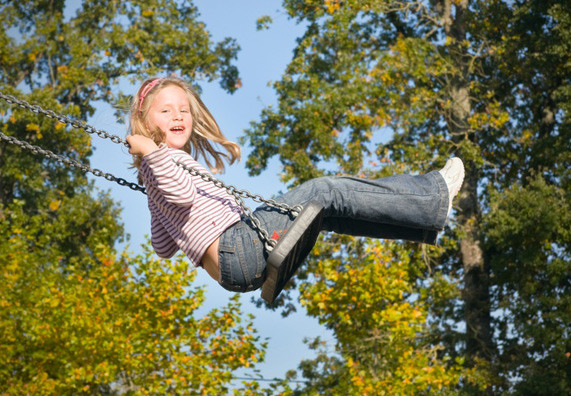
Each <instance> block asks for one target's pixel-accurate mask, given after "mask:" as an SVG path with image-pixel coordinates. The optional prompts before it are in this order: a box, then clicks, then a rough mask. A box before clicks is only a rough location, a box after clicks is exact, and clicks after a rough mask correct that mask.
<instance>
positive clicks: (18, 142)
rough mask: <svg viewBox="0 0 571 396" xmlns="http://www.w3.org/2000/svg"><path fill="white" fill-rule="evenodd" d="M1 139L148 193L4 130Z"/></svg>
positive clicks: (0, 135)
mask: <svg viewBox="0 0 571 396" xmlns="http://www.w3.org/2000/svg"><path fill="white" fill-rule="evenodd" d="M0 139H1V140H5V141H7V142H8V143H12V144H15V145H16V146H19V147H21V148H24V149H26V150H29V151H31V152H33V153H34V154H41V155H43V156H45V157H47V158H51V159H54V160H56V161H57V162H59V163H62V164H64V165H67V166H70V167H73V168H78V169H81V170H82V171H83V172H85V173H86V172H89V173H92V174H93V175H95V176H98V177H103V178H105V179H106V180H108V181H111V182H116V183H118V184H119V185H121V186H127V187H129V188H130V189H132V190H135V191H141V192H142V193H143V194H146V191H145V188H144V187H142V186H139V185H138V184H137V183H131V182H129V181H127V180H125V179H123V178H121V177H116V176H113V175H112V174H111V173H105V172H103V171H102V170H100V169H96V168H91V167H90V166H88V165H84V164H82V163H81V162H78V161H75V160H72V159H70V158H67V157H64V156H61V155H57V154H55V153H54V152H53V151H50V150H45V149H43V148H41V147H39V146H34V145H32V144H30V143H28V142H24V141H22V140H18V139H16V138H15V137H13V136H7V135H5V134H4V133H2V132H0Z"/></svg>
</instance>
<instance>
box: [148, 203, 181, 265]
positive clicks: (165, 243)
mask: <svg viewBox="0 0 571 396" xmlns="http://www.w3.org/2000/svg"><path fill="white" fill-rule="evenodd" d="M151 245H152V246H153V249H154V250H155V253H157V255H158V256H159V257H160V258H164V259H169V258H171V257H172V256H174V254H175V253H176V252H177V251H178V249H179V247H178V245H177V244H176V242H175V241H174V240H173V239H172V238H171V236H170V235H169V233H168V232H167V230H166V228H165V227H164V226H163V224H162V223H161V221H160V219H159V218H158V217H157V216H155V215H154V214H151Z"/></svg>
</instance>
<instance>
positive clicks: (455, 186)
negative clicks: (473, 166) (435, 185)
mask: <svg viewBox="0 0 571 396" xmlns="http://www.w3.org/2000/svg"><path fill="white" fill-rule="evenodd" d="M438 172H440V174H441V175H442V177H443V178H444V181H445V182H446V187H448V196H449V203H448V214H447V216H448V215H450V211H451V210H452V200H453V199H454V197H455V196H456V195H458V193H459V192H460V188H461V187H462V182H463V181H464V164H463V163H462V160H461V159H460V158H458V157H454V158H450V159H449V160H448V161H447V162H446V165H444V168H442V169H440V170H439V171H438Z"/></svg>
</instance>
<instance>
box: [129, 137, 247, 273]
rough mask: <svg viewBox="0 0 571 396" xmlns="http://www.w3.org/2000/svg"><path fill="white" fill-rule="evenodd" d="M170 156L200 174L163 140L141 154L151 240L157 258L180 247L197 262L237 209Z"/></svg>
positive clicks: (236, 214) (195, 164)
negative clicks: (148, 151)
mask: <svg viewBox="0 0 571 396" xmlns="http://www.w3.org/2000/svg"><path fill="white" fill-rule="evenodd" d="M173 160H176V161H180V162H182V163H184V164H185V165H187V166H192V167H194V168H198V169H199V170H201V171H202V172H206V169H204V167H202V166H201V165H200V164H198V162H196V161H195V160H194V159H193V158H192V157H191V156H190V155H189V154H187V153H185V152H184V151H181V150H176V149H170V148H168V147H167V146H166V145H165V144H161V145H160V146H159V149H158V150H156V151H153V152H152V153H149V154H147V155H145V156H144V157H143V161H142V163H141V167H140V174H141V177H142V179H143V182H144V184H145V187H146V189H147V197H148V203H149V210H150V211H151V243H152V245H153V248H154V249H155V252H156V253H157V255H159V257H163V258H170V257H172V256H173V255H174V254H175V253H176V252H177V251H178V250H179V249H180V250H182V251H183V252H184V253H185V254H186V256H187V257H188V258H189V259H190V261H191V263H192V264H193V265H195V266H199V265H200V260H201V259H202V256H203V255H204V253H205V251H206V249H207V248H208V247H209V246H210V245H211V244H212V242H214V241H215V240H216V239H217V238H218V237H219V236H220V235H221V234H222V233H223V232H224V231H225V230H226V229H227V228H228V227H230V226H231V225H232V224H234V223H236V222H237V221H238V220H240V215H241V213H242V210H241V209H240V207H239V206H238V205H237V204H236V201H235V199H234V197H232V196H231V195H230V194H228V193H227V192H226V190H224V189H222V188H219V187H216V186H215V185H214V184H213V183H212V182H208V181H205V180H202V179H201V178H200V177H199V176H192V175H190V173H189V172H188V171H186V170H185V169H183V168H182V167H180V166H178V165H176V164H175V163H174V161H173Z"/></svg>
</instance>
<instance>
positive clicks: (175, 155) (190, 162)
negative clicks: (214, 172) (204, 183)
mask: <svg viewBox="0 0 571 396" xmlns="http://www.w3.org/2000/svg"><path fill="white" fill-rule="evenodd" d="M168 150H169V155H170V156H171V158H172V159H173V160H174V161H175V162H181V163H183V164H185V165H187V166H191V167H193V168H197V169H198V170H200V171H202V172H207V170H206V169H205V168H204V166H202V165H201V164H200V163H199V162H198V161H196V160H195V159H194V158H193V157H192V155H190V154H189V153H187V152H186V151H183V150H179V149H174V148H169V149H168Z"/></svg>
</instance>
